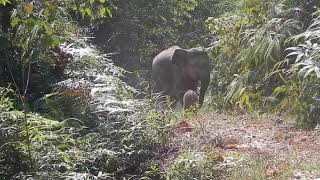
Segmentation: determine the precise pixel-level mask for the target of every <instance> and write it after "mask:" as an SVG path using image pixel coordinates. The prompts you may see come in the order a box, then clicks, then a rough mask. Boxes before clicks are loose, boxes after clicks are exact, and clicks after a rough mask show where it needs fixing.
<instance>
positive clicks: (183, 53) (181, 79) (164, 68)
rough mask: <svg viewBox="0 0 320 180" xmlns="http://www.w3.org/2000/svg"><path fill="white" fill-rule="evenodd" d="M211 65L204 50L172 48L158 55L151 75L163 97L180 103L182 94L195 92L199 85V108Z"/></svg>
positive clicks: (154, 60)
mask: <svg viewBox="0 0 320 180" xmlns="http://www.w3.org/2000/svg"><path fill="white" fill-rule="evenodd" d="M211 71H212V65H211V63H210V59H209V56H208V54H207V52H206V50H205V49H204V48H192V49H182V48H180V47H178V46H172V47H170V48H168V49H166V50H164V51H162V52H161V53H160V54H158V55H157V56H156V57H155V58H154V59H153V63H152V74H153V78H154V79H155V80H156V82H157V85H158V86H159V88H160V90H161V91H162V92H163V95H169V96H170V97H172V98H173V99H175V100H177V101H180V102H181V103H182V99H183V95H184V93H185V92H186V91H187V90H189V89H191V90H193V91H195V92H197V87H198V85H199V82H200V84H201V88H200V96H199V107H201V106H202V104H203V100H204V95H205V93H206V90H207V88H208V85H209V81H210V72H211Z"/></svg>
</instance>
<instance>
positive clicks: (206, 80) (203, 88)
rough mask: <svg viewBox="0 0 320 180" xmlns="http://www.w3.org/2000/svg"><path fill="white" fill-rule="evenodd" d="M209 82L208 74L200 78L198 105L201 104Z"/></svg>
mask: <svg viewBox="0 0 320 180" xmlns="http://www.w3.org/2000/svg"><path fill="white" fill-rule="evenodd" d="M209 82H210V74H209V75H208V76H206V77H204V78H202V79H201V88H200V97H199V107H201V106H202V104H203V101H204V95H205V93H206V91H207V89H208V86H209Z"/></svg>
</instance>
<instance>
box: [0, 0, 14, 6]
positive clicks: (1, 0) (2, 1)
mask: <svg viewBox="0 0 320 180" xmlns="http://www.w3.org/2000/svg"><path fill="white" fill-rule="evenodd" d="M11 2H12V0H0V4H2V5H3V6H5V5H6V4H10V3H11Z"/></svg>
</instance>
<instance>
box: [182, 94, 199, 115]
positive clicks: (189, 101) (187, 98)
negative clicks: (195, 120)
mask: <svg viewBox="0 0 320 180" xmlns="http://www.w3.org/2000/svg"><path fill="white" fill-rule="evenodd" d="M198 100H199V98H198V94H197V93H196V92H194V91H192V90H190V89H189V90H188V91H187V92H186V93H184V95H183V109H184V110H187V109H189V108H190V107H191V106H196V105H197V103H198Z"/></svg>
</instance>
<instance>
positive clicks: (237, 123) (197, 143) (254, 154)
mask: <svg viewBox="0 0 320 180" xmlns="http://www.w3.org/2000/svg"><path fill="white" fill-rule="evenodd" d="M208 147H215V148H219V149H221V152H222V153H221V156H222V157H223V158H224V159H228V158H230V157H229V156H230V154H232V153H234V152H236V153H237V154H246V155H249V156H250V157H251V158H253V159H257V160H262V161H264V162H265V166H266V167H265V171H266V172H263V173H264V174H266V176H265V177H269V179H273V178H272V176H273V175H274V174H276V173H279V171H282V170H283V169H286V171H288V168H289V167H285V168H283V167H282V166H283V164H284V163H286V164H290V163H289V162H291V161H292V162H293V161H294V162H295V164H293V165H291V167H290V168H291V169H292V172H291V171H290V173H292V176H291V175H289V177H290V176H291V178H289V179H317V178H319V179H320V172H319V171H317V169H318V168H312V167H311V164H312V165H314V164H319V165H320V130H312V131H308V130H302V129H299V128H297V127H296V126H295V123H294V121H293V120H292V119H291V118H288V117H282V116H279V115H252V114H251V115H242V114H234V113H224V114H217V113H208V114H204V115H199V116H195V117H192V118H189V119H185V120H182V121H181V122H179V123H177V128H176V129H175V130H174V137H173V138H172V141H171V148H170V150H169V151H168V152H167V154H166V162H165V163H164V166H165V167H166V166H169V165H170V162H172V161H174V158H175V157H176V156H177V155H178V154H179V153H181V152H182V151H186V150H192V151H204V150H205V149H206V148H208ZM231 158H232V157H231ZM232 159H233V158H232ZM222 161H224V160H222ZM234 161H235V164H237V163H236V160H234ZM297 164H298V165H299V167H300V165H301V164H304V166H309V165H310V167H308V168H300V169H299V168H298V167H297V166H296V165H297ZM286 166H289V165H286ZM301 167H303V166H301ZM263 168H264V167H263ZM319 169H320V167H319ZM280 179H281V178H280Z"/></svg>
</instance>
